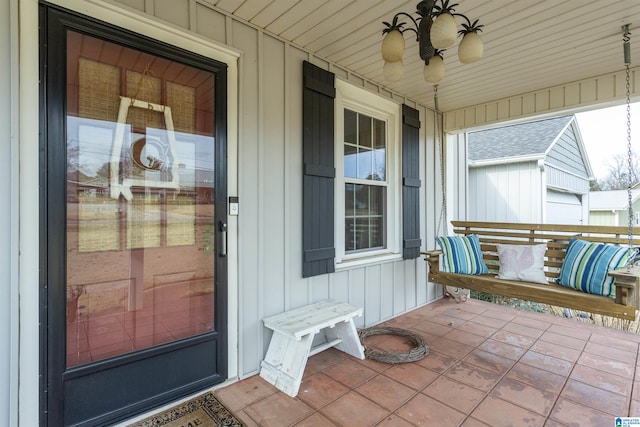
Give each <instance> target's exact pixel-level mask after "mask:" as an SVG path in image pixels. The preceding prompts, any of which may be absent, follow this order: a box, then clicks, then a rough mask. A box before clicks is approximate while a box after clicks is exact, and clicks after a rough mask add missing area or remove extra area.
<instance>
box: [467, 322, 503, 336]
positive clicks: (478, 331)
mask: <svg viewBox="0 0 640 427" xmlns="http://www.w3.org/2000/svg"><path fill="white" fill-rule="evenodd" d="M462 328H463V330H464V331H465V332H469V333H471V334H475V335H478V336H481V337H485V338H489V337H490V336H491V335H493V334H495V333H496V332H497V331H498V328H495V327H492V326H487V325H483V324H481V323H476V321H475V320H472V321H470V322H467V323H465V324H464V326H462Z"/></svg>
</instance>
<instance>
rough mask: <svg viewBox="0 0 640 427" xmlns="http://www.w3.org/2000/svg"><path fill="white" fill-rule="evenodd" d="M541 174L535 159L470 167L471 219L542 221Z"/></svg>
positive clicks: (469, 215)
mask: <svg viewBox="0 0 640 427" xmlns="http://www.w3.org/2000/svg"><path fill="white" fill-rule="evenodd" d="M542 180H543V175H542V172H541V171H540V169H539V168H538V166H537V163H536V162H522V163H510V164H502V165H493V166H484V167H471V168H469V192H468V194H469V196H468V197H469V214H468V218H467V219H469V220H471V221H498V222H533V223H539V222H542V221H543V217H542V208H541V206H542V205H543V191H544V190H543V188H544V187H543V181H542Z"/></svg>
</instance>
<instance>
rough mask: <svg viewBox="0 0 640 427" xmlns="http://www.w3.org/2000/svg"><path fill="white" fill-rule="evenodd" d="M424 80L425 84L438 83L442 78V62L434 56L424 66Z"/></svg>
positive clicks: (440, 58) (438, 57)
mask: <svg viewBox="0 0 640 427" xmlns="http://www.w3.org/2000/svg"><path fill="white" fill-rule="evenodd" d="M423 74H424V79H425V81H426V82H427V83H438V82H439V81H440V80H442V78H443V77H444V61H443V60H442V57H440V56H438V55H436V56H434V57H433V58H431V60H429V63H428V64H425V66H424V72H423Z"/></svg>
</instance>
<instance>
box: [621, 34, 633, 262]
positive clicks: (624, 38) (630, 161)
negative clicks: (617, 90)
mask: <svg viewBox="0 0 640 427" xmlns="http://www.w3.org/2000/svg"><path fill="white" fill-rule="evenodd" d="M630 35H631V33H630V32H629V24H626V25H623V26H622V41H623V47H624V64H625V71H626V97H627V162H628V165H627V167H628V174H629V176H628V187H627V199H628V200H627V201H628V207H629V208H628V209H629V212H628V226H629V251H631V250H632V247H633V222H634V215H633V193H632V190H631V188H632V186H633V184H634V182H633V181H634V170H633V151H632V147H631V72H630V65H631V54H630V51H631V45H630V37H629V36H630Z"/></svg>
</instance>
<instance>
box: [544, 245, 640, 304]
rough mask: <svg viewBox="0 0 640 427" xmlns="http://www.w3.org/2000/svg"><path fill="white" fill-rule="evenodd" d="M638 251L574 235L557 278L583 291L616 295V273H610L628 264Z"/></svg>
mask: <svg viewBox="0 0 640 427" xmlns="http://www.w3.org/2000/svg"><path fill="white" fill-rule="evenodd" d="M637 252H638V250H637V249H632V250H629V248H625V247H622V246H616V245H610V244H606V243H595V242H587V241H585V240H580V239H576V238H572V239H571V240H570V241H569V246H567V253H566V255H565V258H564V262H563V263H562V267H561V268H560V275H559V276H558V278H557V279H556V282H558V283H559V284H560V285H562V286H566V287H568V288H574V289H577V290H579V291H582V292H588V293H591V294H596V295H604V296H614V293H613V291H614V290H615V288H613V277H610V276H608V275H607V273H608V272H609V270H615V269H616V268H621V267H624V266H626V265H627V263H628V262H629V259H630V258H632V257H634V256H635V255H636V253H637Z"/></svg>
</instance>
